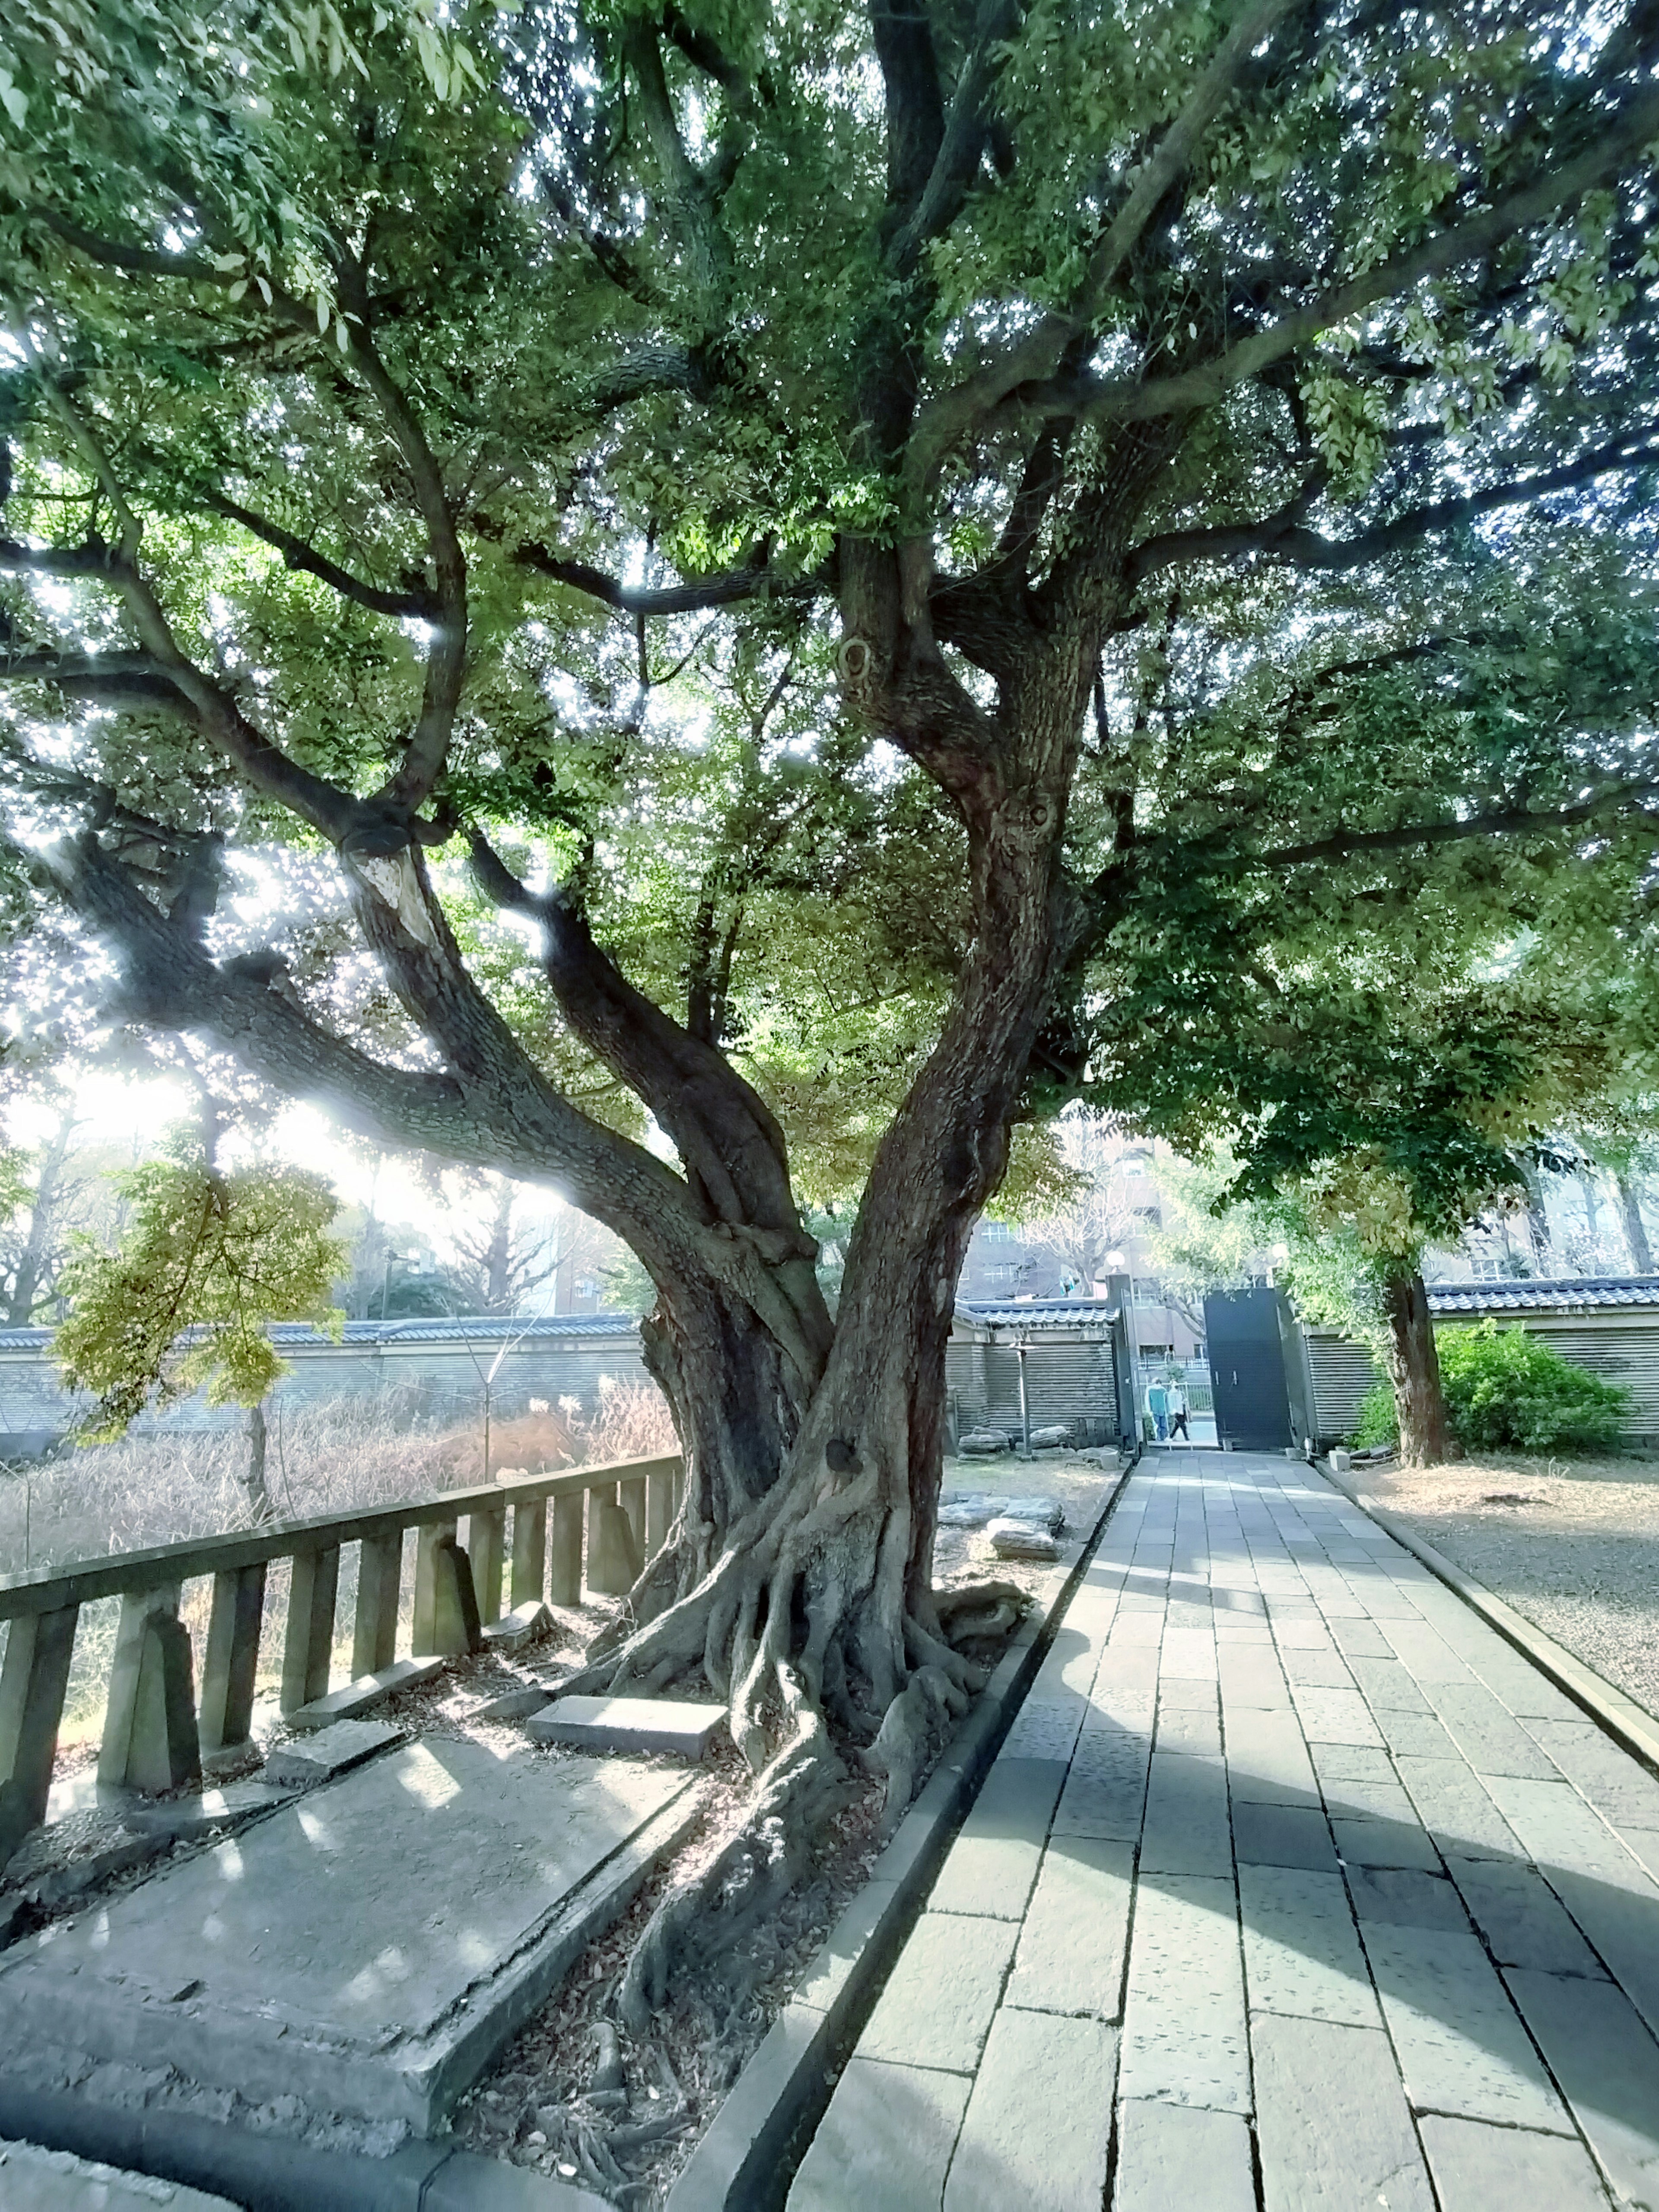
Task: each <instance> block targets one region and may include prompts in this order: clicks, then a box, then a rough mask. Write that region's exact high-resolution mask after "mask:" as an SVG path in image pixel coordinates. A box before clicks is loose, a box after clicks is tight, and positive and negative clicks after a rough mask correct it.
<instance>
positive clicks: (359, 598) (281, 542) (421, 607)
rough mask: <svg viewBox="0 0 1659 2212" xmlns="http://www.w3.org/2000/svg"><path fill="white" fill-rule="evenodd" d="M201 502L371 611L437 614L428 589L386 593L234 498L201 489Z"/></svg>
mask: <svg viewBox="0 0 1659 2212" xmlns="http://www.w3.org/2000/svg"><path fill="white" fill-rule="evenodd" d="M202 503H203V505H204V507H210V509H211V510H212V512H213V513H215V514H222V515H223V516H224V517H225V518H226V520H228V521H231V522H240V524H241V526H242V527H243V529H244V530H246V531H249V532H252V535H253V536H254V537H255V538H263V539H264V542H265V544H267V545H274V546H275V547H276V550H277V551H278V552H279V553H280V554H281V555H282V556H283V567H284V568H292V569H296V570H299V571H301V572H302V573H303V574H306V575H308V576H315V577H317V578H318V579H319V580H320V581H321V582H323V583H325V584H326V585H327V586H328V587H329V589H330V590H331V591H332V592H338V593H339V595H340V597H341V598H342V599H351V600H353V601H355V602H356V605H358V606H360V607H367V608H368V609H369V611H370V612H371V613H374V614H380V615H394V616H400V617H401V616H417V617H421V618H422V619H423V620H425V621H428V622H430V621H432V620H434V619H435V616H436V613H437V602H436V600H435V599H434V597H433V595H432V594H431V592H424V591H422V592H388V591H383V590H382V589H381V588H380V586H379V585H378V584H366V583H364V582H363V581H362V578H361V577H358V576H354V575H352V574H350V573H349V571H348V570H347V569H344V568H341V567H340V565H339V563H338V562H335V561H331V560H330V559H329V557H328V556H327V555H326V554H325V553H319V551H318V550H317V549H316V547H315V546H314V545H311V544H307V542H306V540H305V539H304V538H300V537H297V536H296V535H295V532H293V531H291V530H284V529H283V526H282V524H281V523H279V522H272V521H271V520H270V519H269V518H268V517H267V516H265V515H263V514H256V513H254V512H253V510H252V508H251V507H242V506H240V505H239V504H238V502H237V501H235V500H234V499H228V498H227V497H226V496H225V495H224V493H223V492H216V491H210V492H204V494H203V495H202Z"/></svg>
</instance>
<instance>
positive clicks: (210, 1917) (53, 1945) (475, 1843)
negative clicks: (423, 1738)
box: [0, 1723, 696, 2131]
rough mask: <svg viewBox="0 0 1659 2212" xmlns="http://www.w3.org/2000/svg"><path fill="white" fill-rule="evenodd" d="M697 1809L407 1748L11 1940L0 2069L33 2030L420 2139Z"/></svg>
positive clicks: (682, 1795)
mask: <svg viewBox="0 0 1659 2212" xmlns="http://www.w3.org/2000/svg"><path fill="white" fill-rule="evenodd" d="M339 1725H341V1726H353V1727H362V1726H366V1725H367V1724H366V1723H339ZM313 1741H319V1742H320V1741H322V1738H320V1737H319V1738H316V1739H313ZM695 1805H696V1793H695V1791H694V1790H693V1788H692V1784H691V1783H690V1778H689V1777H687V1776H685V1775H684V1774H681V1773H678V1772H676V1771H674V1770H672V1769H671V1768H666V1767H663V1766H660V1765H651V1764H647V1763H646V1762H643V1761H640V1760H629V1759H609V1760H605V1761H604V1762H602V1763H598V1762H596V1763H592V1764H589V1763H587V1762H577V1763H574V1764H570V1765H558V1766H552V1765H549V1764H548V1763H547V1762H546V1761H544V1760H540V1759H532V1758H530V1757H528V1756H520V1757H517V1758H509V1759H500V1758H497V1757H496V1756H495V1753H492V1752H491V1751H490V1750H489V1749H488V1748H486V1747H484V1746H483V1745H482V1744H479V1743H477V1742H472V1741H465V1740H454V1739H447V1738H446V1739H440V1740H435V1741H432V1742H429V1743H412V1744H407V1745H405V1746H404V1747H402V1748H401V1749H398V1750H397V1751H395V1752H392V1753H389V1754H388V1755H387V1756H386V1757H384V1758H381V1759H375V1760H374V1761H372V1762H371V1763H369V1764H368V1765H363V1766H360V1767H358V1768H357V1769H356V1771H353V1772H351V1773H349V1774H347V1775H345V1776H344V1777H343V1778H341V1779H339V1780H338V1781H336V1782H334V1783H331V1784H330V1785H329V1786H328V1787H327V1788H326V1789H325V1790H315V1791H310V1792H307V1794H306V1795H305V1796H301V1797H300V1798H298V1799H297V1800H296V1801H295V1802H294V1803H292V1804H290V1805H289V1806H288V1807H286V1808H284V1809H283V1811H281V1812H278V1813H276V1814H273V1815H272V1816H271V1817H270V1819H269V1820H263V1821H261V1822H259V1823H258V1825H257V1826H253V1827H251V1828H249V1829H247V1830H246V1831H245V1832H243V1833H242V1835H241V1836H240V1837H239V1838H234V1839H233V1840H231V1841H228V1842H226V1843H222V1844H219V1845H218V1846H217V1847H216V1849H212V1850H208V1851H206V1852H204V1853H203V1854H202V1855H200V1856H199V1857H192V1858H191V1859H188V1860H185V1861H182V1862H179V1863H175V1864H174V1865H173V1866H171V1867H169V1868H168V1869H167V1870H166V1871H165V1872H164V1873H162V1874H161V1875H157V1876H156V1877H155V1879H154V1880H152V1881H149V1882H148V1883H146V1884H145V1885H144V1886H143V1887H142V1888H140V1889H138V1890H135V1891H131V1892H129V1893H126V1894H125V1895H123V1896H120V1897H118V1898H115V1899H112V1900H111V1901H110V1902H109V1903H108V1904H107V1905H105V1906H103V1907H101V1908H100V1909H99V1910H97V1911H92V1912H88V1913H85V1914H82V1916H81V1917H80V1918H79V1919H77V1920H76V1921H73V1922H70V1923H63V1924H61V1925H60V1926H58V1927H57V1928H53V1929H46V1931H44V1933H43V1934H42V1936H39V1937H37V1938H35V1939H33V1941H25V1942H22V1943H21V1944H15V1945H14V1946H13V1947H12V1948H11V1949H10V1950H9V1951H8V1952H6V1953H5V1954H3V1959H0V2065H3V2063H4V2057H5V2053H6V2051H7V2050H8V2049H9V2048H18V2047H26V2046H27V2045H28V2044H30V2043H31V2042H33V2041H35V2040H38V2039H46V2040H50V2041H52V2042H56V2043H62V2044H67V2045H73V2046H75V2047H77V2048H79V2049H81V2050H83V2051H87V2052H88V2053H89V2054H91V2055H93V2056H94V2057H100V2058H105V2059H109V2060H113V2061H118V2062H124V2063H131V2062H132V2061H133V2060H134V2059H138V2060H140V2061H141V2062H142V2063H143V2064H144V2065H146V2066H150V2067H154V2066H156V2065H158V2064H171V2065H173V2066H175V2067H176V2068H177V2069H178V2070H179V2073H180V2074H182V2075H185V2077H186V2078H188V2079H193V2080H195V2081H198V2082H201V2083H204V2084H206V2085H209V2086H214V2087H225V2088H234V2089H236V2090H239V2091H240V2093H242V2094H243V2095H244V2096H245V2097H246V2098H247V2099H248V2100H249V2101H250V2102H255V2103H258V2102H264V2101H266V2100H270V2099H273V2098H276V2097H279V2096H289V2095H292V2096H296V2097H298V2098H300V2099H301V2100H302V2101H304V2102H307V2103H308V2104H310V2105H312V2106H316V2107H319V2109H321V2110H324V2111H333V2112H345V2113H351V2114H356V2115H358V2116H361V2117H362V2118H370V2119H403V2120H405V2121H407V2122H409V2123H410V2124H412V2125H413V2126H415V2127H416V2129H417V2130H422V2131H424V2130H429V2128H430V2127H431V2126H432V2125H433V2124H435V2121H436V2120H437V2119H438V2118H440V2117H441V2113H442V2112H443V2111H444V2110H445V2109H447V2104H448V2103H449V2102H452V2101H453V2098H454V2097H455V2096H456V2095H458V2094H459V2092H460V2090H461V2089H462V2088H464V2087H465V2085H466V2083H467V2081H470V2080H471V2078H472V2077H473V2075H475V2074H476V2073H477V2070H478V2069H480V2068H481V2067H482V2066H483V2064H484V2063H486V2062H487V2060H488V2058H489V2056H490V2055H491V2054H492V2053H493V2051H495V2048H497V2047H498V2045H499V2044H500V2043H501V2041H502V2040H503V2039H504V2038H505V2036H506V2035H507V2034H508V2033H512V2032H513V2029H515V2028H516V2027H518V2026H519V2025H520V2023H521V2021H522V2019H523V2018H524V2016H525V2013H526V2007H527V2005H528V2004H529V2003H531V2002H539V2001H540V1998H541V1996H544V1995H545V1993H546V1990H547V1988H548V1987H550V1986H551V1978H556V1974H557V1973H558V1972H562V1971H563V1966H564V1965H565V1964H567V1963H568V1959H569V1958H570V1957H573V1956H574V1951H575V1948H579V1941H585V1940H586V1932H588V1931H590V1930H591V1929H592V1925H593V1924H594V1921H593V1915H594V1913H595V1912H596V1911H599V1904H600V1902H604V1903H605V1905H606V1910H607V1911H610V1912H611V1917H614V1911H619V1910H621V1909H622V1904H625V1903H626V1901H627V1900H628V1899H629V1898H630V1897H631V1896H632V1894H633V1893H634V1890H635V1889H636V1888H637V1887H638V1882H639V1881H640V1880H641V1879H643V1875H644V1872H645V1871H646V1869H647V1867H648V1864H649V1863H650V1860H649V1857H648V1856H647V1857H645V1859H644V1860H643V1863H641V1864H640V1865H639V1867H638V1869H637V1871H632V1869H634V1868H635V1860H636V1858H638V1857H639V1856H640V1854H641V1853H645V1852H647V1844H648V1842H649V1840H650V1838H653V1837H660V1838H661V1840H660V1841H659V1843H658V1844H656V1846H655V1848H658V1849H665V1848H666V1847H667V1844H668V1843H669V1842H670V1841H671V1840H672V1838H673V1836H674V1835H676V1834H678V1832H682V1831H683V1829H684V1826H685V1824H686V1822H687V1820H689V1818H690V1813H691V1811H692V1809H693V1808H695ZM647 1824H653V1825H651V1826H649V1827H647ZM642 1832H643V1833H642ZM613 1862H614V1864H613ZM624 1877H626V1879H625V1878H624ZM629 1881H631V1883H632V1887H629V1886H628V1885H629ZM618 1885H620V1886H621V1889H622V1892H623V1895H622V1903H616V1902H615V1897H616V1894H617V1886H618ZM596 1900H598V1901H597V1902H596ZM597 1924H599V1925H601V1926H603V1925H608V1924H609V1922H608V1918H601V1919H600V1920H599V1922H598V1923H597Z"/></svg>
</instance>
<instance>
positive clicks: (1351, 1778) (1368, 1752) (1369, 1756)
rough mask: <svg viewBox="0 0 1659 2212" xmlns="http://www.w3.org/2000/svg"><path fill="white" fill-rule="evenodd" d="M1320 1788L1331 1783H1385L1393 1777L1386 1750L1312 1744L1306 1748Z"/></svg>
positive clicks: (1355, 1745) (1366, 1746)
mask: <svg viewBox="0 0 1659 2212" xmlns="http://www.w3.org/2000/svg"><path fill="white" fill-rule="evenodd" d="M1308 1750H1309V1754H1310V1757H1311V1758H1312V1759H1313V1763H1314V1771H1316V1774H1317V1775H1318V1777H1319V1780H1320V1786H1321V1787H1322V1789H1327V1790H1328V1789H1329V1788H1330V1786H1331V1784H1333V1783H1347V1782H1375V1783H1379V1784H1383V1785H1384V1786H1386V1785H1387V1784H1389V1783H1390V1782H1392V1781H1393V1780H1394V1778H1395V1772H1394V1762H1393V1760H1392V1759H1390V1758H1389V1754H1388V1753H1387V1752H1386V1751H1378V1750H1376V1749H1375V1748H1374V1747H1372V1746H1370V1745H1368V1744H1363V1743H1313V1744H1310V1745H1309V1747H1308Z"/></svg>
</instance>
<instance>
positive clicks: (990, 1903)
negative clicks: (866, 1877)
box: [927, 1750, 1066, 1920]
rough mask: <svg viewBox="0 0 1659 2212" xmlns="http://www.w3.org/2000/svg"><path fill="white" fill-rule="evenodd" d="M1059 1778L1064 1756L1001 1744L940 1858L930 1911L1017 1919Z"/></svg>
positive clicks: (1063, 1772)
mask: <svg viewBox="0 0 1659 2212" xmlns="http://www.w3.org/2000/svg"><path fill="white" fill-rule="evenodd" d="M1065 1779H1066V1760H1065V1759H1064V1757H1063V1756H1062V1757H1060V1758H1059V1759H1019V1758H1010V1757H1009V1755H1008V1753H1007V1752H1006V1750H1005V1751H1004V1753H1003V1754H1002V1756H1001V1757H1000V1759H998V1760H997V1762H996V1764H995V1765H994V1766H993V1767H992V1769H991V1771H990V1772H989V1773H988V1774H987V1776H986V1778H985V1782H984V1786H983V1787H982V1788H981V1790H980V1793H979V1796H977V1797H976V1798H975V1801H974V1808H973V1810H972V1812H971V1813H969V1815H968V1818H967V1819H966V1820H964V1821H963V1824H962V1830H961V1832H960V1834H959V1835H958V1836H957V1839H956V1841H955V1843H953V1844H951V1849H950V1850H949V1852H948V1853H947V1854H946V1856H945V1864H944V1865H943V1866H942V1867H941V1868H940V1869H939V1879H938V1881H936V1882H935V1883H934V1884H933V1890H932V1893H931V1894H930V1895H929V1897H928V1899H927V1909H928V1911H930V1912H961V1913H982V1914H989V1915H991V1916H992V1917H995V1918H997V1919H1001V1920H1018V1919H1019V1917H1021V1915H1022V1914H1023V1913H1024V1910H1025V1902H1026V1899H1028V1898H1029V1897H1030V1893H1031V1885H1032V1884H1033V1882H1035V1881H1036V1875H1037V1863H1038V1861H1039V1859H1040V1858H1041V1857H1042V1840H1043V1838H1044V1837H1045V1836H1046V1835H1047V1833H1048V1822H1049V1820H1050V1818H1051V1816H1052V1814H1053V1813H1054V1802H1055V1800H1056V1799H1057V1798H1058V1797H1059V1796H1060V1787H1061V1784H1063V1783H1064V1782H1065Z"/></svg>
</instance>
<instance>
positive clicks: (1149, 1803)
mask: <svg viewBox="0 0 1659 2212" xmlns="http://www.w3.org/2000/svg"><path fill="white" fill-rule="evenodd" d="M1232 1863H1233V1845H1232V1830H1231V1826H1230V1825H1229V1822H1228V1818H1227V1771H1226V1769H1225V1767H1224V1766H1223V1765H1222V1763H1221V1761H1220V1760H1219V1759H1194V1758H1192V1757H1189V1756H1188V1754H1187V1753H1184V1752H1156V1753H1153V1756H1152V1773H1151V1778H1150V1781H1149V1783H1148V1785H1147V1790H1146V1827H1145V1829H1144V1831H1143V1832H1142V1836H1141V1843H1140V1867H1141V1872H1142V1874H1143V1875H1146V1874H1148V1873H1153V1874H1170V1875H1230V1874H1231V1872H1232Z"/></svg>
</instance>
